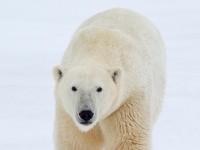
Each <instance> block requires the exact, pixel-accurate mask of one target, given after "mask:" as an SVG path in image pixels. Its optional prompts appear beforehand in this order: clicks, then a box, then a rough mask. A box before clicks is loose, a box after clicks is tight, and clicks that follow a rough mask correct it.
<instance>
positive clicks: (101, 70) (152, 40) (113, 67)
mask: <svg viewBox="0 0 200 150" xmlns="http://www.w3.org/2000/svg"><path fill="white" fill-rule="evenodd" d="M58 70H61V72H62V73H63V75H62V77H59V75H58ZM115 71H117V76H116V81H113V79H112V76H113V73H114V72H115ZM54 76H55V79H56V81H57V84H56V91H55V96H56V99H57V115H56V143H57V150H64V149H67V147H70V148H71V149H74V148H77V149H79V148H80V147H81V149H90V148H91V149H99V147H102V143H103V141H105V147H106V149H109V150H110V149H116V147H115V146H116V145H120V146H121V149H131V148H136V147H137V146H136V145H137V144H138V145H140V146H138V147H139V148H138V147H137V148H138V150H147V149H150V147H151V146H150V142H146V143H148V144H146V145H145V144H144V147H145V148H144V147H143V146H141V145H143V143H145V142H144V141H142V140H141V141H140V140H139V141H137V142H135V143H134V142H133V143H128V142H124V144H123V142H122V141H126V140H125V139H126V137H127V138H130V139H132V140H133V141H134V140H135V139H134V138H135V137H137V136H136V135H135V134H137V133H135V131H140V132H139V133H140V136H141V135H143V134H144V135H145V137H146V136H147V138H143V140H144V139H145V140H146V141H149V140H150V136H149V133H150V132H151V128H152V126H153V124H154V122H155V120H156V118H157V116H158V114H159V112H160V109H161V104H162V99H163V94H164V85H165V50H164V45H163V42H162V39H161V37H160V35H159V33H158V31H157V29H156V28H155V27H154V26H153V25H152V23H151V22H149V21H148V20H147V19H146V18H144V17H143V16H141V15H139V14H137V13H135V12H132V11H129V10H125V9H112V10H108V11H106V12H103V13H100V14H97V15H95V16H94V17H92V18H90V19H88V20H87V21H85V22H84V23H83V24H82V25H81V27H80V28H79V29H78V30H77V31H76V32H75V34H74V36H73V38H72V41H71V42H70V44H69V46H68V48H67V51H66V52H65V54H64V56H63V59H62V62H61V64H60V65H59V66H58V67H56V68H55V70H54ZM72 86H76V87H77V88H78V90H77V92H72V91H71V87H72ZM98 86H101V87H102V88H103V91H102V93H98V92H96V88H97V87H98ZM79 91H83V92H84V93H90V95H91V97H92V99H93V101H94V105H95V111H96V116H97V118H96V120H95V122H94V123H93V124H91V125H89V126H83V125H80V124H79V123H78V122H77V121H76V118H75V115H76V108H77V105H78V103H79V101H80V98H81V95H80V93H79ZM58 105H60V106H61V107H59V106H58ZM123 107H124V108H128V110H125V111H124V108H123ZM61 109H62V110H61ZM130 109H131V110H130ZM65 113H66V114H65ZM130 114H131V116H132V117H127V119H130V121H129V120H127V119H126V120H125V122H129V123H128V124H127V125H126V124H124V123H122V122H119V120H121V121H123V120H124V119H125V118H126V115H128V116H129V115H130ZM61 116H62V117H61ZM123 116H124V117H123ZM66 118H67V119H66ZM70 118H71V119H72V120H73V122H71V121H70V123H69V120H70ZM111 118H113V119H111ZM119 118H121V119H119ZM111 120H112V121H111ZM131 120H134V122H135V123H137V125H138V124H140V126H142V127H143V128H141V129H139V128H138V127H137V125H135V124H134V122H133V121H131ZM145 120H146V121H145ZM67 122H68V124H70V126H71V127H72V126H73V124H75V125H76V126H77V127H78V128H79V129H80V130H81V131H84V132H87V131H89V130H90V131H91V133H93V132H94V134H97V133H98V135H99V137H101V136H100V134H102V135H103V137H104V138H103V137H101V138H100V139H98V140H96V141H95V142H94V141H93V142H94V144H92V146H93V147H88V145H84V144H83V143H82V141H84V140H86V139H90V137H89V136H88V137H87V138H85V139H84V138H83V139H82V138H80V141H79V142H80V143H76V142H75V143H73V141H72V140H70V139H68V138H67V136H70V137H71V136H72V137H73V135H71V134H74V136H75V135H77V134H78V135H79V134H80V135H79V137H81V136H82V135H81V134H82V133H81V131H79V130H76V128H74V130H73V132H72V133H71V132H70V134H69V133H68V132H67V131H63V130H62V128H63V129H64V128H65V129H66V128H68V126H69V125H68V124H67ZM115 123H117V124H118V125H116V124H115ZM121 123H122V125H120V124H121ZM112 126H113V128H115V126H116V129H115V130H116V132H114V131H113V132H112V130H114V129H112V128H111V127H112ZM128 126H130V127H131V129H132V128H133V131H132V130H131V132H134V133H129V134H133V135H132V136H130V135H127V134H126V133H125V132H120V130H121V129H122V128H123V127H124V128H125V127H126V128H127V127H128ZM93 128H94V129H93ZM117 128H119V129H120V130H118V129H117ZM143 129H148V130H145V131H143ZM59 130H61V131H62V132H61V131H60V132H59ZM69 130H70V129H69ZM96 130H97V131H96ZM100 130H102V132H100ZM124 130H125V129H124ZM126 130H128V129H126ZM122 131H123V130H122ZM79 132H80V133H79ZM118 132H119V133H118ZM115 134H116V135H115ZM93 136H94V135H93ZM116 136H117V137H116ZM128 136H130V137H128ZM108 137H110V138H111V139H112V140H111V141H110V143H109V142H107V139H109V138H108ZM65 138H66V139H65ZM90 141H91V140H90ZM61 143H62V144H61ZM95 143H96V145H98V146H95ZM81 144H82V146H81ZM115 144H116V145H115ZM99 145H100V146H99ZM79 146H80V147H79ZM70 148H69V149H70Z"/></svg>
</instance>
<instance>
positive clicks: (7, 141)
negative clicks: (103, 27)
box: [0, 0, 200, 150]
mask: <svg viewBox="0 0 200 150" xmlns="http://www.w3.org/2000/svg"><path fill="white" fill-rule="evenodd" d="M114 7H124V8H129V9H132V10H135V11H137V12H140V13H142V14H143V15H145V16H146V17H147V18H149V19H150V20H152V22H154V24H155V25H156V26H157V27H158V29H159V30H160V31H161V33H162V36H163V38H164V41H165V44H166V49H167V78H168V81H167V88H166V96H165V103H164V105H163V111H162V113H161V115H160V117H159V120H158V122H157V123H156V126H155V128H154V131H153V147H154V150H161V149H162V150H169V149H171V150H188V149H193V150H199V149H200V146H199V136H200V117H199V115H200V109H199V106H200V101H199V99H200V59H199V56H200V17H199V14H200V3H199V1H198V0H190V1H187V0H164V1H159V0H150V1H144V0H135V1H133V0H119V1H114V0H110V1H106V0H101V1H97V0H93V1H77V0H73V1H67V0H59V1H56V0H49V1H45V0H34V1H31V0H17V1H14V0H7V1H3V0H2V1H0V68H1V74H0V95H1V99H0V149H1V150H36V149H37V150H53V147H54V146H53V124H54V123H53V121H54V95H53V90H54V80H53V78H52V68H53V66H55V65H57V64H59V62H60V60H61V57H62V55H63V52H64V50H65V48H66V47H67V44H68V43H69V40H70V37H71V36H72V34H73V32H74V31H75V29H76V28H77V27H78V26H79V25H80V23H81V22H82V21H84V20H85V19H86V18H88V17H90V16H92V15H94V14H96V13H98V12H101V11H103V10H106V9H109V8H114Z"/></svg>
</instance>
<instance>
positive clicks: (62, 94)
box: [53, 66, 121, 132]
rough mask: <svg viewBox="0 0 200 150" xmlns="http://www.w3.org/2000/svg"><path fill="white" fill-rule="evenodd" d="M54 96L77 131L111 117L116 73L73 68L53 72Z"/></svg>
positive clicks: (118, 77) (117, 73) (116, 85)
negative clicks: (54, 82) (108, 116)
mask: <svg viewBox="0 0 200 150" xmlns="http://www.w3.org/2000/svg"><path fill="white" fill-rule="evenodd" d="M53 72H54V78H55V80H56V84H57V85H56V96H57V98H58V99H59V101H60V102H61V105H62V106H63V107H62V108H63V109H64V111H65V112H66V113H67V114H68V115H69V116H70V117H71V118H72V119H73V121H74V123H75V125H76V126H77V127H78V128H79V129H80V130H81V131H85V132H86V131H88V130H90V129H91V128H92V127H93V126H94V125H95V124H96V123H97V122H99V121H100V120H102V119H103V118H105V117H106V116H107V115H109V114H110V113H112V111H114V110H113V106H114V105H115V101H116V99H117V98H118V96H119V95H118V93H120V92H119V89H120V78H121V77H120V76H121V70H120V69H104V68H96V67H89V66H77V67H73V68H69V69H66V68H65V67H63V66H56V67H55V68H54V71H53Z"/></svg>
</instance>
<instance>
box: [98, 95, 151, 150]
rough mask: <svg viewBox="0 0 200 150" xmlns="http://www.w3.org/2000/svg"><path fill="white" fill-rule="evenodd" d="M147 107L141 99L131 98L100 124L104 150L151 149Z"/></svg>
mask: <svg viewBox="0 0 200 150" xmlns="http://www.w3.org/2000/svg"><path fill="white" fill-rule="evenodd" d="M140 98H141V97H140ZM148 107H149V105H148V104H147V103H146V102H145V101H144V100H143V99H135V98H132V99H129V100H127V101H126V102H125V103H124V104H123V105H122V106H121V107H120V108H119V109H118V110H116V112H114V113H113V114H111V115H110V116H109V117H108V118H106V119H105V120H103V121H102V122H101V123H100V126H101V128H102V132H103V135H104V138H105V139H104V140H105V148H106V150H150V149H151V142H150V141H151V139H150V134H151V127H150V111H149V109H148Z"/></svg>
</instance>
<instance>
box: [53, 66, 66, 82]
mask: <svg viewBox="0 0 200 150" xmlns="http://www.w3.org/2000/svg"><path fill="white" fill-rule="evenodd" d="M64 72H65V69H64V67H62V66H55V67H54V68H53V77H54V79H55V81H59V80H60V79H61V78H62V77H63V74H64Z"/></svg>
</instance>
